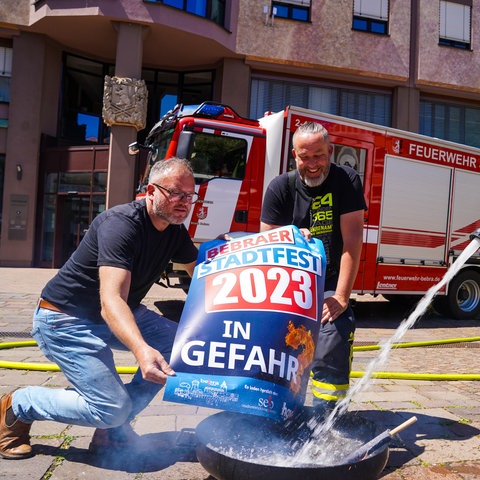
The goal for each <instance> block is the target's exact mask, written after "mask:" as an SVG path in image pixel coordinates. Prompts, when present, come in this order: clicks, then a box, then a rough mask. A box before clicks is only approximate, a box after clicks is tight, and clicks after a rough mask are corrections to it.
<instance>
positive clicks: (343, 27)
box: [0, 0, 480, 268]
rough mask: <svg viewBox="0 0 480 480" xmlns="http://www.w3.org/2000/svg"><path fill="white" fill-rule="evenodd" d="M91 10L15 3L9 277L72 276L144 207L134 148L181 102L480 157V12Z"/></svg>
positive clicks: (47, 1) (8, 88) (300, 3)
mask: <svg viewBox="0 0 480 480" xmlns="http://www.w3.org/2000/svg"><path fill="white" fill-rule="evenodd" d="M7 3H8V5H7ZM80 5H81V3H79V2H78V1H75V0H37V1H34V2H32V1H31V0H19V1H17V2H14V5H13V6H12V3H11V2H0V194H1V195H0V198H1V202H2V205H1V215H2V216H1V233H0V266H22V267H29V266H39V267H55V268H58V267H59V266H61V265H62V264H63V262H64V261H65V260H66V258H68V256H69V255H70V253H71V252H72V251H73V250H74V249H75V248H76V246H77V245H78V243H79V241H80V240H81V238H82V237H83V234H84V233H85V231H86V229H87V228H88V225H89V224H90V222H91V221H92V219H93V218H94V217H95V215H97V214H98V213H99V212H101V211H102V210H104V209H105V208H109V207H111V206H113V205H116V204H118V203H123V202H127V201H130V200H132V199H133V198H134V195H135V187H136V184H137V182H138V180H139V178H140V175H141V171H142V162H141V159H138V158H137V159H135V157H131V156H129V154H128V145H129V144H130V143H131V142H133V141H135V140H140V141H142V140H143V139H144V138H145V136H146V134H147V133H148V130H149V129H150V128H151V127H152V126H153V125H154V124H155V123H156V122H157V121H158V119H159V118H160V116H161V115H163V114H164V113H166V112H167V111H168V110H169V109H171V108H172V107H173V106H174V105H175V104H177V103H183V104H199V103H201V102H203V101H205V100H214V101H218V102H222V103H225V104H228V105H230V106H231V107H233V108H234V109H235V110H236V111H237V112H238V113H239V114H241V115H243V116H248V117H252V118H258V117H261V116H262V115H263V113H264V112H265V111H278V110H281V109H283V108H284V107H285V106H286V105H297V106H301V107H307V108H313V109H316V110H321V111H324V112H327V113H334V114H339V115H343V116H347V117H350V118H356V119H360V120H366V121H369V122H373V123H377V124H381V125H388V126H393V127H396V128H400V129H403V130H410V131H413V132H419V133H423V134H427V135H431V136H436V137H439V138H444V139H447V140H452V141H457V142H460V143H465V144H468V145H474V146H477V147H480V74H479V73H480V46H479V44H478V42H479V32H480V4H479V2H473V1H472V0H449V1H444V0H315V1H314V0H282V1H276V0H265V1H263V2H259V1H258V0H196V1H192V0H148V1H147V0H116V1H115V2H112V1H111V0H97V1H93V0H92V1H89V2H85V5H83V6H80ZM112 85H113V90H109V89H110V88H112ZM112 92H113V94H112ZM115 95H117V97H118V98H117V99H112V97H114V96H115ZM112 105H113V107H112ZM132 112H133V113H134V115H132ZM111 117H113V119H112V118H111ZM133 117H134V120H132V118H133Z"/></svg>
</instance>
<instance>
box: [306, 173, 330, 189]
mask: <svg viewBox="0 0 480 480" xmlns="http://www.w3.org/2000/svg"><path fill="white" fill-rule="evenodd" d="M324 181H325V175H322V176H321V177H318V178H307V177H305V178H304V179H303V183H304V184H305V185H306V186H307V187H311V188H313V187H319V186H320V185H321V184H322V183H323V182H324Z"/></svg>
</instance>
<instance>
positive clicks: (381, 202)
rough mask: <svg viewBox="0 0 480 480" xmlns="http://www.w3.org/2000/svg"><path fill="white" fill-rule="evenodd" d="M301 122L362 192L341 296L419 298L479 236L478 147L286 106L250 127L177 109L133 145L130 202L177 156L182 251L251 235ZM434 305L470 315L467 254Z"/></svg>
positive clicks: (477, 283)
mask: <svg viewBox="0 0 480 480" xmlns="http://www.w3.org/2000/svg"><path fill="white" fill-rule="evenodd" d="M305 121H317V122H320V123H321V124H323V125H324V126H325V127H326V129H327V130H328V132H329V135H330V140H331V143H332V144H333V155H332V159H331V161H332V162H335V163H338V164H344V165H349V166H351V167H352V168H354V169H356V170H357V172H358V174H359V175H360V177H361V179H362V182H363V187H364V194H365V200H366V203H367V206H368V209H367V210H366V211H365V222H364V233H363V240H364V241H363V248H362V254H361V263H360V268H359V271H358V275H357V278H356V281H355V284H354V290H353V293H356V294H371V295H374V296H376V295H380V294H381V295H383V296H384V297H386V298H387V299H389V300H391V301H395V300H400V299H407V298H409V299H410V300H411V299H412V298H416V299H418V298H420V296H422V295H423V294H425V293H426V292H427V291H428V289H429V288H430V287H432V286H433V285H436V284H437V283H438V282H439V281H440V280H441V279H442V278H443V276H444V274H445V273H446V271H447V269H448V268H449V266H450V265H452V263H453V262H455V260H456V259H457V258H458V256H459V255H460V253H461V252H462V251H463V250H464V249H465V247H466V246H467V245H468V244H469V243H470V241H471V240H470V235H471V234H472V232H473V231H474V230H476V229H478V228H479V227H480V150H479V149H476V148H472V147H468V146H465V145H460V144H456V143H452V142H447V141H443V140H439V139H436V138H430V137H427V136H423V135H419V134H414V133H409V132H405V131H401V130H397V129H393V128H388V127H383V126H379V125H374V124H371V123H366V122H362V121H357V120H351V119H347V118H343V117H339V116H334V115H330V114H325V113H321V112H317V111H313V110H307V109H304V108H299V107H294V106H289V107H287V108H285V110H283V111H280V112H277V113H273V114H270V113H269V114H266V115H265V116H264V117H263V118H261V119H259V120H253V119H247V118H243V117H241V116H239V115H238V114H237V113H236V112H235V111H234V110H233V109H232V108H230V107H228V106H226V105H222V104H218V103H214V102H205V103H203V104H201V105H199V106H198V105H197V106H193V107H188V106H182V105H179V106H177V107H175V109H174V110H172V111H170V112H168V113H167V114H166V115H165V116H164V117H163V118H162V119H161V120H160V121H159V122H158V123H157V124H156V125H155V126H154V127H153V128H152V130H151V131H150V133H149V134H148V137H147V139H146V142H145V145H143V146H145V147H147V148H148V152H149V153H148V159H147V162H146V163H147V165H146V168H145V171H144V176H143V181H142V182H141V183H140V186H139V190H138V196H141V195H142V189H143V188H144V186H145V184H146V183H145V182H146V181H147V179H148V173H149V169H150V167H151V165H152V164H153V163H154V162H156V161H159V160H162V159H168V158H169V157H172V156H177V157H181V158H187V159H189V160H190V161H191V164H192V167H193V169H194V172H195V180H196V184H197V188H198V190H197V191H198V193H199V195H200V199H199V201H198V202H197V203H196V204H195V205H194V206H193V208H192V210H191V213H190V216H189V217H188V218H187V220H186V221H185V224H186V227H187V228H188V231H189V233H190V235H191V237H192V238H193V239H194V241H195V242H197V243H201V242H204V241H207V240H211V239H214V238H217V237H218V235H220V234H222V233H225V232H258V231H259V225H260V212H261V206H262V198H263V195H264V192H265V190H266V188H267V186H268V184H269V182H270V181H271V180H272V179H273V178H274V177H275V176H277V175H279V174H280V173H282V172H286V171H289V170H291V169H292V168H294V167H295V162H294V159H293V156H292V153H291V149H292V145H291V137H292V134H293V132H294V131H295V129H296V128H297V127H298V126H299V125H300V124H302V123H303V122H305ZM138 146H139V145H138V144H134V145H132V149H131V152H132V153H135V152H137V151H138V148H136V147H138ZM174 278H176V279H177V283H176V285H177V286H180V287H182V288H184V289H185V287H188V280H186V277H185V275H184V274H182V272H181V271H180V270H178V269H176V268H175V266H172V268H171V269H170V270H169V271H168V272H166V280H167V283H168V285H169V286H173V285H174V282H173V279H174ZM179 279H180V280H179ZM435 307H436V309H437V311H439V312H440V313H443V314H445V315H449V316H452V317H454V318H457V319H473V318H475V317H477V316H478V314H479V313H480V255H479V254H478V250H477V253H476V254H474V256H472V257H470V259H469V260H468V261H467V262H466V263H465V264H464V265H463V268H462V269H461V270H460V271H459V272H458V273H457V275H456V276H455V277H454V278H453V279H452V280H451V281H450V282H449V283H448V284H447V285H446V287H445V288H444V289H442V290H441V291H440V292H439V294H438V295H437V297H436V298H435Z"/></svg>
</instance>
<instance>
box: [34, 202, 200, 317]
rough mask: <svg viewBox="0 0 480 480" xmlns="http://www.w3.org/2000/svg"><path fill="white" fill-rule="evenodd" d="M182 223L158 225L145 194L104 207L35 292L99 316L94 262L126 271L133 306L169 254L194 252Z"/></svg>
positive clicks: (183, 257) (177, 257)
mask: <svg viewBox="0 0 480 480" xmlns="http://www.w3.org/2000/svg"><path fill="white" fill-rule="evenodd" d="M197 254H198V251H197V248H196V247H195V245H194V244H193V242H192V240H191V239H190V236H189V235H188V232H187V230H186V228H185V226H184V225H183V224H182V225H169V226H168V227H167V228H166V229H165V230H163V231H161V232H160V231H158V230H157V229H156V228H155V227H154V226H153V224H152V222H151V220H150V217H149V216H148V213H147V208H146V205H145V200H141V201H134V202H131V203H128V204H124V205H118V206H116V207H113V208H110V209H108V210H105V211H104V212H102V213H101V214H100V215H98V216H97V217H96V218H95V219H94V220H93V222H92V224H91V225H90V228H89V229H88V231H87V233H86V234H85V236H84V238H83V239H82V241H81V242H80V245H79V246H78V248H77V250H76V251H75V252H74V253H73V254H72V256H71V257H70V258H69V259H68V260H67V262H66V263H65V265H64V266H63V267H62V268H61V269H60V270H59V271H58V273H57V275H55V277H53V278H52V279H51V280H50V281H49V282H48V283H47V285H46V286H45V288H44V289H43V291H42V293H41V296H42V297H43V298H45V299H46V300H48V301H50V302H52V303H53V304H54V305H56V306H57V307H59V308H60V309H61V310H62V311H64V312H67V313H70V314H71V315H74V316H77V317H86V318H90V319H92V320H96V321H100V320H101V316H100V293H99V288H100V283H99V278H98V269H99V267H100V266H111V267H118V268H123V269H125V270H128V271H130V272H131V275H132V277H131V285H130V292H129V294H128V305H129V306H130V308H132V309H133V308H135V307H137V306H138V305H139V304H140V302H141V301H142V299H143V298H144V297H145V295H146V294H147V293H148V291H149V290H150V288H151V287H152V285H153V284H154V282H155V281H156V280H158V278H159V277H160V275H161V274H162V273H163V271H164V270H165V268H166V266H167V265H168V263H169V261H170V260H173V261H174V262H178V263H190V262H193V261H195V260H196V258H197Z"/></svg>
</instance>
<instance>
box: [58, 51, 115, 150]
mask: <svg viewBox="0 0 480 480" xmlns="http://www.w3.org/2000/svg"><path fill="white" fill-rule="evenodd" d="M112 74H113V66H112V65H108V64H104V63H100V62H95V61H93V60H89V59H86V58H82V57H77V56H75V55H65V56H64V67H63V80H62V102H61V118H60V123H59V129H60V131H59V137H60V138H62V139H64V140H66V141H67V142H69V143H73V144H76V145H82V144H103V143H108V141H109V130H108V127H107V126H106V125H105V124H104V123H103V120H102V106H103V103H102V100H103V87H104V78H105V75H112Z"/></svg>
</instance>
